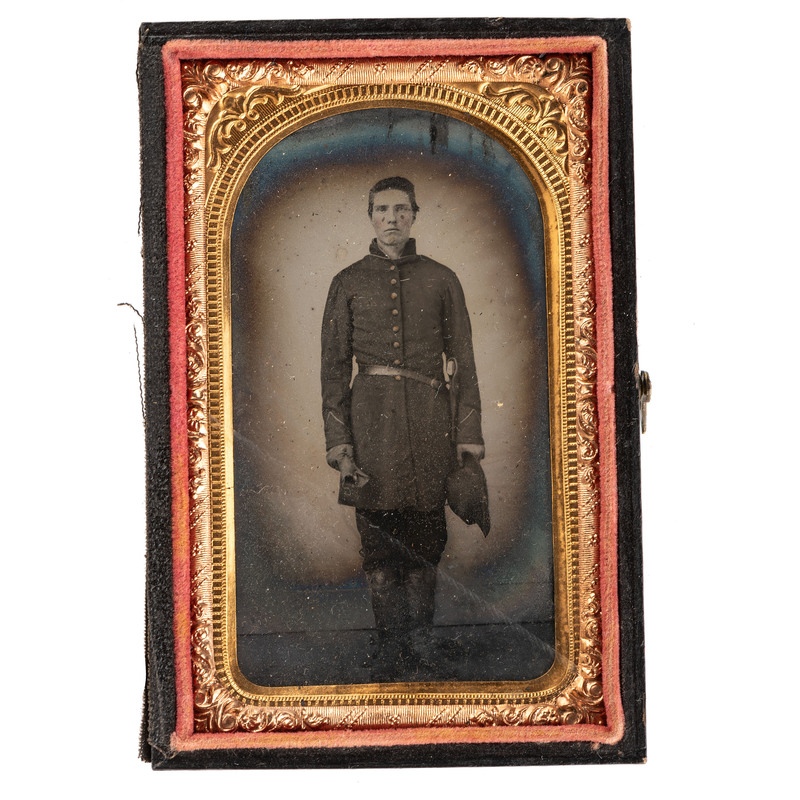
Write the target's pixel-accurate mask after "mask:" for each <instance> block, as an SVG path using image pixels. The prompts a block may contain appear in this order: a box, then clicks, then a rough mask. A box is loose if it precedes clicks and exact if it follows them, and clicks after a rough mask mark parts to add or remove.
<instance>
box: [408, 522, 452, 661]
mask: <svg viewBox="0 0 800 800" xmlns="http://www.w3.org/2000/svg"><path fill="white" fill-rule="evenodd" d="M405 524H406V531H405V537H404V539H405V543H406V545H407V547H408V548H409V550H410V553H411V555H410V558H409V560H408V561H407V563H406V569H405V579H404V582H403V586H404V589H405V596H406V608H407V613H408V622H407V627H408V631H409V642H410V647H411V653H410V655H411V661H412V662H416V665H417V666H418V667H421V668H422V669H432V668H433V667H434V666H435V663H436V660H437V659H436V651H435V643H434V638H433V614H434V610H435V605H434V597H435V594H436V568H437V565H438V564H439V561H440V559H441V557H442V552H443V551H444V547H445V544H446V543H447V523H446V521H445V514H444V508H441V509H436V510H434V511H432V512H418V511H412V512H408V513H407V514H406V518H405Z"/></svg>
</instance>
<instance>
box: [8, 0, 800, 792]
mask: <svg viewBox="0 0 800 800" xmlns="http://www.w3.org/2000/svg"><path fill="white" fill-rule="evenodd" d="M486 10H487V9H486V7H485V5H482V4H480V3H476V2H471V1H470V2H460V3H455V2H440V3H439V4H437V5H436V6H435V7H432V6H430V4H429V3H424V2H417V0H407V2H406V3H404V4H402V7H393V8H386V7H385V6H381V7H380V8H378V7H376V6H375V5H374V4H371V3H366V2H345V3H343V4H339V5H337V6H336V7H335V8H330V7H328V6H326V5H324V4H322V3H320V2H302V1H300V2H297V3H294V4H292V6H291V7H289V6H286V7H279V6H275V5H272V6H268V5H265V4H263V3H254V2H249V3H245V2H242V3H237V2H232V3H229V4H228V5H225V6H220V5H219V4H218V3H209V2H183V3H181V2H169V1H167V2H158V3H156V2H140V3H135V4H130V5H127V6H124V7H123V6H119V7H117V6H109V5H106V4H100V3H97V4H93V3H89V2H76V3H73V4H70V5H60V6H55V5H53V6H52V7H51V8H47V9H46V10H45V9H41V8H39V7H36V8H35V9H34V8H33V7H31V6H24V5H22V4H17V5H15V6H14V8H13V10H12V11H11V14H10V17H9V18H8V21H7V30H8V31H9V34H10V35H9V40H8V41H7V43H6V48H7V50H6V59H5V63H6V72H7V77H8V79H7V81H5V82H4V89H5V96H6V102H5V104H4V114H5V125H4V126H3V133H2V135H3V139H4V144H5V147H4V152H5V153H6V162H5V164H6V169H7V171H8V172H7V176H8V177H7V179H6V181H5V188H6V192H5V197H4V201H3V211H4V213H3V222H4V231H5V236H4V242H5V245H6V250H7V252H6V257H5V259H4V265H5V268H4V272H3V274H4V277H5V292H4V293H3V299H4V305H5V313H4V314H3V318H2V319H3V334H4V335H3V341H4V343H5V363H6V381H5V387H6V389H5V392H4V393H3V408H4V411H5V413H4V416H3V419H4V421H5V437H4V438H5V441H6V442H7V443H9V444H10V447H8V448H7V449H6V451H5V452H6V453H8V455H7V456H6V458H5V459H4V461H3V474H4V480H3V482H2V485H3V488H4V495H5V500H4V510H5V511H6V513H5V515H4V516H5V525H4V526H3V529H4V531H5V539H6V541H7V542H8V545H9V547H8V550H7V554H6V559H5V561H4V563H5V569H6V572H7V574H10V577H9V579H8V580H7V581H6V583H5V587H6V591H5V595H4V597H5V603H6V609H7V613H6V615H5V617H6V620H7V627H6V630H7V634H6V642H7V647H6V651H5V652H6V658H5V660H4V683H5V686H6V693H7V695H8V700H7V703H6V705H5V708H6V714H5V725H4V728H5V730H4V733H3V737H4V740H5V744H4V747H5V753H6V763H7V764H8V766H9V767H10V770H11V772H12V773H18V776H19V778H17V780H19V779H20V778H23V779H24V782H25V783H24V786H25V788H24V789H21V788H19V789H16V790H14V789H12V795H11V796H21V797H47V796H52V795H55V793H56V792H58V791H62V790H64V789H66V787H74V790H75V791H79V792H80V793H81V794H82V795H83V796H85V797H106V796H119V797H137V796H148V797H154V798H157V797H175V796H190V794H192V793H202V794H207V793H209V792H224V791H227V792H230V791H233V792H235V793H237V794H238V793H245V792H248V793H253V792H258V793H264V794H266V793H279V794H282V793H286V792H292V793H303V794H306V793H308V794H311V793H314V794H317V795H320V794H322V795H323V796H327V797H337V796H339V795H340V794H341V793H344V792H348V793H358V794H364V795H366V796H378V795H380V796H381V797H382V798H395V797H396V798H400V797H403V798H404V797H407V796H408V794H409V793H410V792H414V793H416V794H418V795H419V796H421V797H428V796H431V797H433V796H436V795H437V794H439V793H443V792H447V793H448V794H456V793H457V794H459V795H460V796H464V797H480V796H485V795H487V794H495V793H499V792H502V793H507V792H511V793H513V794H517V793H519V794H520V795H522V796H531V795H533V794H534V793H535V794H536V795H537V796H542V795H547V796H558V795H557V793H559V792H561V793H563V794H567V793H571V792H573V791H575V790H576V788H577V787H582V788H581V790H580V791H581V793H582V794H590V795H591V794H595V795H596V796H598V797H615V798H629V797H630V798H632V797H641V796H648V797H649V796H653V797H661V796H674V795H675V794H677V793H678V792H680V793H681V794H682V795H684V796H687V797H699V796H703V795H706V794H708V793H710V792H714V793H719V794H722V793H725V794H728V795H729V796H731V797H746V796H750V795H751V794H754V793H755V792H756V791H758V793H759V795H761V796H765V797H780V796H785V795H786V793H787V789H786V787H785V786H784V785H783V781H785V780H787V776H788V774H789V773H788V768H787V766H786V765H787V761H788V758H789V755H790V753H789V750H790V744H792V743H793V742H792V738H791V737H792V736H794V734H793V733H792V731H793V728H790V723H789V720H790V719H791V718H792V716H793V712H794V709H793V701H794V692H793V691H792V686H793V683H794V676H793V674H792V671H793V658H792V653H791V652H790V647H789V644H788V643H790V642H791V641H792V633H793V631H792V629H791V627H790V623H789V617H788V612H789V609H791V607H792V604H791V598H790V595H789V587H791V586H792V585H793V584H794V583H796V580H793V578H794V570H795V569H796V567H795V566H794V565H795V564H796V563H797V543H796V540H797V533H798V528H799V527H800V525H798V520H797V515H796V511H795V508H794V492H793V491H792V490H793V488H794V484H795V483H796V481H797V477H798V474H797V473H798V469H797V459H796V457H795V456H794V450H795V447H796V446H795V442H794V439H795V436H794V424H793V422H794V420H793V417H794V398H795V395H796V390H797V388H798V387H797V377H796V375H797V370H796V369H795V368H794V365H793V361H794V358H793V356H794V353H793V347H792V344H793V342H794V340H795V338H796V337H795V336H794V335H793V334H794V327H795V325H794V322H793V316H794V309H793V306H794V304H795V303H796V298H797V297H798V288H800V287H798V281H797V275H796V273H797V265H798V258H797V245H796V244H795V241H794V238H795V237H794V228H795V223H794V219H793V218H794V216H795V215H796V212H797V201H796V189H795V186H796V184H797V178H798V175H797V165H796V160H795V159H794V154H793V150H794V147H793V145H794V142H793V138H792V137H793V136H794V130H795V125H796V122H797V112H796V109H795V104H794V103H793V100H792V97H791V92H790V86H791V82H792V80H793V79H792V77H791V76H792V70H791V69H790V62H789V54H790V53H792V52H793V49H792V48H791V47H790V42H789V41H788V38H787V36H786V34H785V33H784V32H785V31H788V30H792V29H796V27H797V22H798V20H797V12H796V11H794V10H792V11H789V7H788V6H783V5H782V4H779V3H777V2H771V1H769V2H765V3H762V4H760V5H759V6H757V7H751V8H749V9H748V12H747V15H744V14H743V15H739V14H738V13H737V10H736V9H735V8H734V7H733V6H731V5H728V4H722V3H696V2H695V3H690V2H685V1H683V0H681V1H680V2H675V3H673V4H672V5H671V6H670V7H669V8H666V7H664V6H662V5H655V4H646V3H643V2H633V1H631V2H627V3H620V2H617V3H611V2H593V3H592V2H562V3H559V4H556V5H553V4H551V5H549V6H545V5H543V4H533V5H531V4H530V3H522V2H504V3H501V4H500V5H499V6H496V7H492V9H491V11H492V13H494V14H500V13H502V14H503V15H504V16H534V15H539V16H571V17H579V16H595V17H603V16H605V17H608V16H611V17H622V16H627V17H629V18H631V20H632V35H633V98H634V119H635V160H636V175H635V184H636V213H637V251H638V281H639V341H640V360H641V365H642V367H643V368H645V369H648V370H649V371H650V373H651V376H652V379H653V385H654V390H653V402H652V404H651V407H650V411H649V415H648V422H649V425H648V432H647V434H646V436H645V437H644V439H643V440H642V465H643V507H644V549H645V552H644V555H645V575H644V585H645V604H646V607H645V612H646V617H645V625H646V636H647V689H648V698H647V699H648V702H647V714H648V716H647V723H648V740H649V741H648V746H649V751H650V756H649V763H648V764H647V765H646V766H643V767H642V766H613V767H557V768H549V769H544V768H539V769H537V768H533V767H525V768H497V769H461V768H459V769H448V770H421V769H414V770H407V771H404V772H402V773H398V775H397V776H394V775H391V776H390V775H387V774H386V773H385V772H384V771H382V770H371V771H358V772H352V771H344V770H338V771H320V772H314V771H308V770H303V771H300V772H286V771H284V772H262V773H257V772H250V773H221V772H218V773H208V774H202V773H170V774H158V775H154V774H152V773H151V772H150V769H149V767H148V766H146V765H143V764H141V763H139V762H138V761H137V760H136V749H137V736H138V724H139V711H140V700H141V693H142V689H143V683H144V668H143V652H142V648H143V624H144V622H143V597H144V524H145V522H144V481H145V467H144V457H143V428H142V413H141V404H140V394H139V378H138V364H137V339H138V348H139V355H140V356H141V353H142V330H141V325H140V322H139V319H138V316H137V314H136V312H135V311H134V310H133V309H132V308H131V307H130V306H133V307H134V308H135V309H138V310H139V311H141V309H142V300H143V298H142V288H141V258H140V239H139V235H138V230H137V227H138V207H139V167H138V146H139V145H138V100H137V87H136V75H135V68H136V46H137V37H138V26H139V23H140V22H143V21H171V20H180V19H183V20H190V19H218V18H225V19H257V18H264V17H265V16H266V15H268V16H270V17H273V18H286V17H292V18H308V17H316V18H325V17H330V16H338V17H343V16H352V17H376V16H383V17H393V16H406V17H424V16H432V15H436V16H478V17H479V16H484V15H485V13H486ZM9 250H10V252H8V251H9ZM125 303H127V304H130V306H128V305H119V304H125ZM13 784H14V780H13V779H12V781H11V782H10V785H12V786H13ZM17 785H19V784H17Z"/></svg>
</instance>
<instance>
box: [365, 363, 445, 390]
mask: <svg viewBox="0 0 800 800" xmlns="http://www.w3.org/2000/svg"><path fill="white" fill-rule="evenodd" d="M358 371H359V373H363V374H364V375H393V376H395V377H400V378H408V379H409V380H411V381H418V382H419V383H424V384H425V385H426V386H430V387H431V388H433V389H436V391H437V392H438V391H439V389H441V388H442V386H444V384H443V383H442V382H441V381H437V380H436V378H427V377H425V375H421V374H420V373H419V372H413V371H412V370H410V369H400V368H399V367H383V366H379V365H377V364H372V365H368V366H366V367H362V366H359V367H358Z"/></svg>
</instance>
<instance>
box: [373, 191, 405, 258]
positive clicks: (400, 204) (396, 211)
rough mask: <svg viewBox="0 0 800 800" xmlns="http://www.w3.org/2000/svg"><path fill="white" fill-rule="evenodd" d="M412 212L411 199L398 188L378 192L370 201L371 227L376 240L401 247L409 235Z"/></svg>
mask: <svg viewBox="0 0 800 800" xmlns="http://www.w3.org/2000/svg"><path fill="white" fill-rule="evenodd" d="M413 224H414V212H413V211H412V210H411V201H410V200H409V197H408V195H407V194H406V193H405V192H401V191H400V190H399V189H386V190H384V191H383V192H378V193H377V194H376V195H375V197H374V198H373V201H372V227H373V228H375V237H376V238H377V240H378V242H379V243H380V244H383V245H389V246H391V247H403V246H404V245H405V243H406V242H407V241H408V239H409V237H410V236H411V226H412V225H413Z"/></svg>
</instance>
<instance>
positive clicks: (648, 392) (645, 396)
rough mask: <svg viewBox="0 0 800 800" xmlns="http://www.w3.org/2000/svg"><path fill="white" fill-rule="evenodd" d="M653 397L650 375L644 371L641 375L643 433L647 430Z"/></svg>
mask: <svg viewBox="0 0 800 800" xmlns="http://www.w3.org/2000/svg"><path fill="white" fill-rule="evenodd" d="M652 395H653V384H652V383H651V382H650V375H649V373H647V372H645V371H644V370H642V371H641V372H640V373H639V419H641V421H642V433H644V432H645V431H646V430H647V404H648V403H649V402H650V398H651V397H652Z"/></svg>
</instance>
